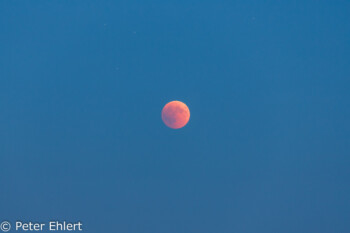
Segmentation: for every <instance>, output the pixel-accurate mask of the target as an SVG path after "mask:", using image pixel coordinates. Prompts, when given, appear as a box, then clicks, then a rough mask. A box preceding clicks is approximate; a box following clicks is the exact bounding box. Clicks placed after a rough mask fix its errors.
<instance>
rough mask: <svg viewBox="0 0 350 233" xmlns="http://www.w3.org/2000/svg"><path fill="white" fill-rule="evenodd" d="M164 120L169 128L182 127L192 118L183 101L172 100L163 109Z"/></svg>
mask: <svg viewBox="0 0 350 233" xmlns="http://www.w3.org/2000/svg"><path fill="white" fill-rule="evenodd" d="M162 120H163V122H164V124H165V125H166V126H168V127H169V128H172V129H180V128H182V127H184V126H185V125H186V124H187V123H188V121H189V120H190V110H189V108H188V107H187V105H186V104H185V103H183V102H181V101H177V100H175V101H171V102H169V103H167V104H166V105H165V106H164V108H163V110H162Z"/></svg>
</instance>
